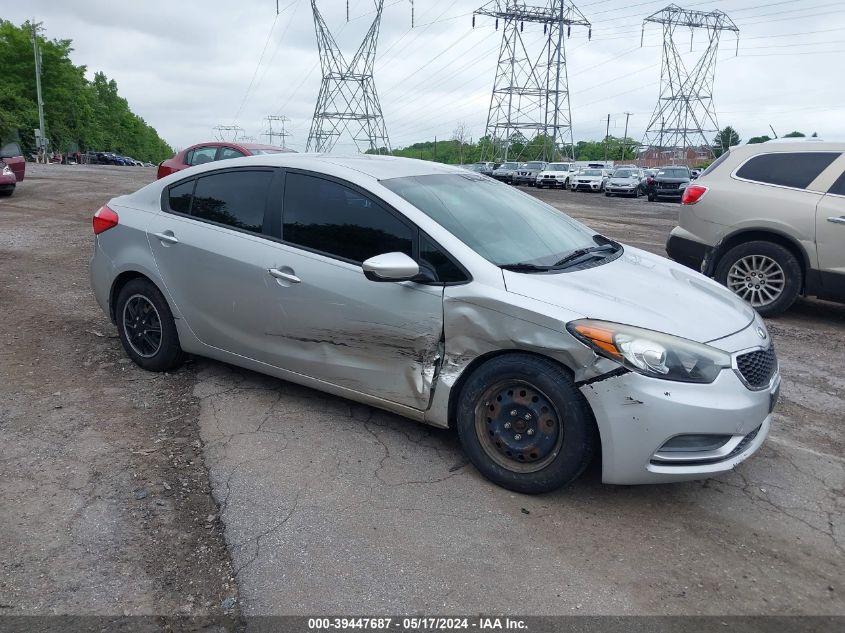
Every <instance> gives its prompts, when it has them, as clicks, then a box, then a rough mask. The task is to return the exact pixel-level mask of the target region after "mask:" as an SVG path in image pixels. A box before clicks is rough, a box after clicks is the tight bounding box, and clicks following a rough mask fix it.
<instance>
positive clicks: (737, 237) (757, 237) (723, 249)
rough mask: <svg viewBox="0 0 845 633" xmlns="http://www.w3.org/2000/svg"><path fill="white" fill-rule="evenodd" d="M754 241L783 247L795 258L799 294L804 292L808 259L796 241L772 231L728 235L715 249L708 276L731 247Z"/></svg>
mask: <svg viewBox="0 0 845 633" xmlns="http://www.w3.org/2000/svg"><path fill="white" fill-rule="evenodd" d="M755 241H763V242H772V243H773V244H777V245H779V246H782V247H784V248H785V249H786V250H788V251H789V252H790V253H792V254H793V255H794V256H795V258H796V259H797V260H798V263H799V264H800V265H801V292H804V289H805V286H806V283H807V273H808V271H810V270H811V269H812V264H811V262H810V257H809V255H808V254H807V251H806V250H805V249H804V247H803V246H801V244H800V243H799V242H798V241H797V240H795V239H794V238H793V237H791V236H789V235H786V234H785V233H781V232H780V231H776V230H774V229H742V230H739V231H736V232H734V233H732V234H730V235H728V236H727V237H726V238H724V239H723V240H722V241H721V242H720V243H719V245H718V246H717V247H716V250H715V252H714V254H713V258H712V261H711V263H710V266H709V270H708V271H707V272H708V275H714V274H715V272H716V268H717V267H718V266H719V262H720V261H721V259H722V257H724V256H725V254H726V253H727V252H728V251H729V250H731V249H732V248H733V247H735V246H739V245H740V244H745V243H746V242H755Z"/></svg>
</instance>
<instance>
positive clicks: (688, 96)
mask: <svg viewBox="0 0 845 633" xmlns="http://www.w3.org/2000/svg"><path fill="white" fill-rule="evenodd" d="M649 22H651V23H655V24H662V25H663V61H662V63H661V66H660V96H659V97H658V99H657V106H656V107H655V108H654V114H652V116H651V120H650V121H649V124H648V127H647V128H646V133H645V137H644V138H643V145H644V146H645V147H646V148H650V149H652V150H654V149H656V150H657V151H658V152H660V153H661V154H663V153H666V152H667V151H668V152H670V153H671V159H672V161H673V163H674V161H675V160H676V159H680V160H683V162H685V163H686V162H689V160H690V152H691V151H692V152H693V155H694V156H695V155H697V154H698V153H699V152H701V151H702V149H704V151H706V152H707V154H708V155H707V158H711V157H712V156H713V150H712V148H711V147H710V142H711V139H712V137H713V135H714V134H716V133H717V132H718V131H719V123H718V121H717V120H716V109H715V107H714V106H713V83H714V81H715V76H716V53H717V52H718V49H719V36H720V35H721V33H722V31H733V32H734V33H735V34H736V38H737V51H739V28H738V27H737V26H736V24H734V23H733V21H732V20H731V19H730V18H729V17H728V16H727V15H726V14H725V13H723V12H722V11H708V12H705V11H690V10H688V9H682V8H681V7H679V6H677V5H674V4H670V5H669V6H668V7H666V8H665V9H662V10H661V11H657V12H656V13H653V14H652V15H650V16H648V17H647V18H646V19H645V20H643V32H645V27H646V23H649ZM679 26H684V27H689V29H690V32H694V30H695V29H705V30H706V35H707V48H706V49H705V50H704V52H703V53H702V54H701V56H700V57H699V58H698V61H697V63H696V64H695V66H693V68H692V70H690V71H687V69H686V67H685V66H684V63H683V60H682V59H681V54H680V52H679V51H678V48H677V46H676V44H675V29H677V28H678V27H679ZM640 44H641V45H642V41H641V42H640Z"/></svg>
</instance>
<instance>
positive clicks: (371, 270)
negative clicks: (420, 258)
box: [361, 253, 420, 281]
mask: <svg viewBox="0 0 845 633" xmlns="http://www.w3.org/2000/svg"><path fill="white" fill-rule="evenodd" d="M361 268H362V269H363V270H364V276H365V277H366V278H367V279H369V280H370V281H408V280H410V279H413V278H414V277H416V276H417V275H419V274H420V267H419V265H417V262H415V261H414V260H413V259H411V258H410V257H408V256H407V255H405V253H384V254H383V255H376V256H375V257H370V258H369V259H368V260H366V261H365V262H364V263H363V264H361Z"/></svg>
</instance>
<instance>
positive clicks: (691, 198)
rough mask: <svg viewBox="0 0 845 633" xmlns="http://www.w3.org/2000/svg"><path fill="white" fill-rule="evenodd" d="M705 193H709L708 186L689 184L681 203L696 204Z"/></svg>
mask: <svg viewBox="0 0 845 633" xmlns="http://www.w3.org/2000/svg"><path fill="white" fill-rule="evenodd" d="M705 193H707V187H705V186H703V185H687V188H686V189H684V195H683V196H682V197H681V204H695V203H696V202H698V201H699V200H701V196H703V195H704V194H705Z"/></svg>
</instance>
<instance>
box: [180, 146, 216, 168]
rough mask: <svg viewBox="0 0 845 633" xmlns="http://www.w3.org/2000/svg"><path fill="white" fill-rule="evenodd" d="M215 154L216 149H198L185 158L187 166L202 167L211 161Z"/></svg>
mask: <svg viewBox="0 0 845 633" xmlns="http://www.w3.org/2000/svg"><path fill="white" fill-rule="evenodd" d="M216 154H217V148H216V147H199V148H197V149H195V150H194V151H193V152H189V153H188V155H187V156H186V157H185V158H186V160H187V161H188V164H189V165H202V164H203V163H210V162H211V161H213V160H214V157H215V155H216Z"/></svg>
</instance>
